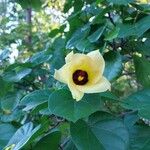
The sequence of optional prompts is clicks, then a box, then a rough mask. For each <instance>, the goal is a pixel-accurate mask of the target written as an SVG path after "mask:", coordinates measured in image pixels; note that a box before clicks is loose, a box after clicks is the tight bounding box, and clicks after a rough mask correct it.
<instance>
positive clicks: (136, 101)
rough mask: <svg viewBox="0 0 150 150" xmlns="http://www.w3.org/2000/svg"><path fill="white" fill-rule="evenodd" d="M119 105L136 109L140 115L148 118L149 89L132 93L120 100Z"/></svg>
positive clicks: (149, 113)
mask: <svg viewBox="0 0 150 150" xmlns="http://www.w3.org/2000/svg"><path fill="white" fill-rule="evenodd" d="M121 105H122V106H123V107H124V108H126V109H132V110H137V111H138V114H139V116H140V117H143V118H146V119H150V110H149V108H150V89H144V90H141V91H138V92H136V93H133V94H132V95H130V96H129V97H127V98H126V99H124V100H122V103H121Z"/></svg>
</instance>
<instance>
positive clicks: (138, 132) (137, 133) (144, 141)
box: [129, 125, 150, 150]
mask: <svg viewBox="0 0 150 150" xmlns="http://www.w3.org/2000/svg"><path fill="white" fill-rule="evenodd" d="M129 133H130V150H149V149H150V127H148V126H139V125H135V126H133V127H130V128H129Z"/></svg>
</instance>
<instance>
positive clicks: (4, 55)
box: [0, 49, 10, 62]
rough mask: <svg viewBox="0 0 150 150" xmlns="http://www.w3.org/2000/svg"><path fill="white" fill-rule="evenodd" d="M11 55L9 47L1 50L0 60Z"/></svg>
mask: <svg viewBox="0 0 150 150" xmlns="http://www.w3.org/2000/svg"><path fill="white" fill-rule="evenodd" d="M9 55H10V51H9V50H8V49H5V50H3V51H2V52H0V62H1V61H2V60H4V59H6V58H7V57H8V56H9Z"/></svg>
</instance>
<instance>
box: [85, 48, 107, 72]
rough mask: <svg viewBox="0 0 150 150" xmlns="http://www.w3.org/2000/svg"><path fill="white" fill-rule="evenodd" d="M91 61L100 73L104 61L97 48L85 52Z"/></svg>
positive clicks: (103, 66)
mask: <svg viewBox="0 0 150 150" xmlns="http://www.w3.org/2000/svg"><path fill="white" fill-rule="evenodd" d="M87 56H89V57H90V58H91V59H92V60H93V61H94V64H95V65H96V66H98V67H99V68H100V74H101V75H102V74H103V72H104V68H105V61H104V58H103V56H102V55H101V53H100V52H99V50H96V51H92V52H90V53H88V54H87Z"/></svg>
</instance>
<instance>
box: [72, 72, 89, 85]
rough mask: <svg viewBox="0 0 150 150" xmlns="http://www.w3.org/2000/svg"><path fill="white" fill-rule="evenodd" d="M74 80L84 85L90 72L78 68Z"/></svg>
mask: <svg viewBox="0 0 150 150" xmlns="http://www.w3.org/2000/svg"><path fill="white" fill-rule="evenodd" d="M72 79H73V82H74V83H75V84H77V85H84V84H86V83H87V82H88V74H87V72H86V71H83V70H76V71H75V72H74V73H73V75H72Z"/></svg>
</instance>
